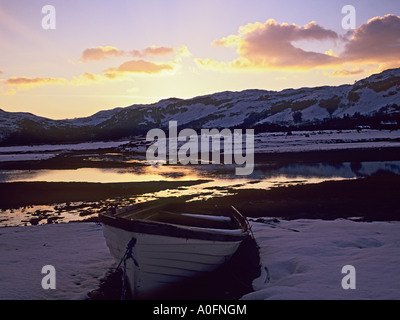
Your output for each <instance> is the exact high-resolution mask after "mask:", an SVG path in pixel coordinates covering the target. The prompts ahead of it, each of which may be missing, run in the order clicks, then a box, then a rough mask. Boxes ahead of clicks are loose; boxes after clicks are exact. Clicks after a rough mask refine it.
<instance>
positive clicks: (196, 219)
mask: <svg viewBox="0 0 400 320" xmlns="http://www.w3.org/2000/svg"><path fill="white" fill-rule="evenodd" d="M179 207H181V206H177V205H176V204H174V203H155V204H150V205H148V204H137V205H133V206H130V207H126V208H122V209H120V210H116V212H115V213H113V214H112V215H113V217H115V218H120V219H126V220H130V221H132V220H140V221H149V222H150V221H151V222H159V223H168V224H175V225H182V226H189V227H196V228H209V229H226V230H236V229H244V228H245V226H244V222H243V221H242V220H241V219H240V218H243V217H241V216H240V214H238V213H237V212H236V210H235V209H234V208H230V210H231V212H230V213H229V214H227V213H226V212H224V213H222V212H221V213H220V214H210V213H209V212H199V211H197V212H185V210H181V209H179ZM181 208H182V207H181Z"/></svg>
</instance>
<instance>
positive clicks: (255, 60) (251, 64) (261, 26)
mask: <svg viewBox="0 0 400 320" xmlns="http://www.w3.org/2000/svg"><path fill="white" fill-rule="evenodd" d="M338 39H339V35H338V34H337V33H336V32H334V31H332V30H327V29H325V28H323V27H321V26H320V25H318V24H316V23H315V22H311V23H309V24H307V25H305V26H304V27H300V26H297V25H295V24H287V23H282V24H279V23H277V22H276V21H275V20H273V19H270V20H268V21H267V22H265V23H259V22H257V23H253V24H248V25H246V26H242V27H240V28H239V32H238V34H237V35H230V36H228V37H225V38H223V39H220V40H217V41H215V42H214V43H213V44H214V46H222V47H226V48H236V49H237V53H238V54H239V58H238V59H236V60H234V61H231V62H229V63H228V64H226V63H225V64H224V63H222V64H221V65H220V66H222V67H227V66H228V67H232V68H255V69H282V68H313V67H317V66H324V65H329V64H332V63H335V60H336V59H337V58H336V57H335V56H334V55H332V54H324V53H320V52H313V51H306V50H303V49H301V48H298V47H296V46H295V45H294V44H293V43H294V42H296V41H301V40H308V41H325V40H331V41H336V40H338ZM197 63H198V64H200V65H202V66H207V65H208V66H212V67H215V66H218V65H219V63H218V62H215V61H212V60H211V59H205V60H201V59H197Z"/></svg>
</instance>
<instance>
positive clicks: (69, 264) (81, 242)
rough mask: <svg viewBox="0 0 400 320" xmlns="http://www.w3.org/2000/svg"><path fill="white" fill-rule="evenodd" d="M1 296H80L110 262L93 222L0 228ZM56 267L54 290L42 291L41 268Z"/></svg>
mask: <svg viewBox="0 0 400 320" xmlns="http://www.w3.org/2000/svg"><path fill="white" fill-rule="evenodd" d="M0 240H1V242H0V253H1V254H0V255H1V260H0V270H1V277H0V299H1V300H3V299H7V300H8V299H12V300H14V299H18V300H31V299H35V300H36V299H40V300H43V299H46V300H65V299H74V300H81V299H85V298H87V293H88V292H89V291H91V290H93V289H96V288H97V286H98V284H99V279H100V278H102V277H103V276H104V275H105V273H106V270H107V269H108V268H110V267H111V266H113V262H114V260H113V259H112V257H111V256H110V254H109V251H108V248H107V247H106V243H105V240H104V238H103V234H102V231H101V226H100V225H97V224H94V223H72V224H59V225H43V226H30V227H13V228H1V229H0ZM46 265H52V266H54V267H55V270H56V289H55V290H44V289H43V288H42V284H41V282H42V279H43V277H45V276H46V274H42V273H41V271H42V268H43V267H44V266H46Z"/></svg>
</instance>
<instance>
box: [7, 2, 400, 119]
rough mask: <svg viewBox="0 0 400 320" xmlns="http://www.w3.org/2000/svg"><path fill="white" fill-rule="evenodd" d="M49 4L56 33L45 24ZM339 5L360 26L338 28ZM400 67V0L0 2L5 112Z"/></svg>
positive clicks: (68, 108)
mask: <svg viewBox="0 0 400 320" xmlns="http://www.w3.org/2000/svg"><path fill="white" fill-rule="evenodd" d="M45 5H52V6H54V8H55V9H56V20H55V21H56V28H55V29H54V30H46V29H44V28H43V27H42V19H43V18H44V17H45V16H46V14H43V13H42V8H43V6H45ZM345 5H352V6H354V8H355V9H356V29H355V30H345V29H344V28H343V27H342V19H343V18H344V17H345V16H346V14H343V13H342V8H343V6H345ZM394 67H400V3H399V1H398V0H380V1H376V0H373V1H372V0H345V1H341V0H338V1H336V0H335V1H320V0H319V1H317V0H304V1H301V0H284V1H275V0H201V1H198V0H196V1H194V0H146V1H144V0H116V1H109V0H79V1H78V0H69V1H66V0H46V1H41V0H15V1H13V0H0V108H1V109H3V110H5V111H13V112H16V111H23V112H31V113H34V114H36V115H40V116H45V117H50V118H53V119H64V118H75V117H82V116H89V115H92V114H94V113H95V112H97V111H100V110H104V109H112V108H115V107H124V106H129V105H132V104H142V103H145V104H148V103H153V102H157V101H159V100H160V99H164V98H169V97H178V98H191V97H195V96H199V95H205V94H210V93H214V92H219V91H225V90H231V91H240V90H245V89H266V90H282V89H285V88H299V87H310V86H322V85H340V84H349V83H354V81H355V80H358V79H361V78H364V77H367V76H369V75H370V74H372V73H376V72H380V71H383V70H385V69H388V68H394Z"/></svg>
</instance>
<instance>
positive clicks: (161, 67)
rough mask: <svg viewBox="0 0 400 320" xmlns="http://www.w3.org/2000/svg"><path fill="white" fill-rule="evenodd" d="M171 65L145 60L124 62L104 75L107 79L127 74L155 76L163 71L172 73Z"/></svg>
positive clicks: (172, 66) (172, 67)
mask: <svg viewBox="0 0 400 320" xmlns="http://www.w3.org/2000/svg"><path fill="white" fill-rule="evenodd" d="M173 69H174V65H173V64H172V63H155V62H149V61H145V60H131V61H127V62H124V63H123V64H121V65H120V66H119V67H118V68H109V69H107V70H106V71H105V73H104V75H105V76H106V77H107V78H109V79H114V78H117V77H119V76H121V75H125V74H127V73H145V74H157V73H161V72H163V71H172V70H173Z"/></svg>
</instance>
